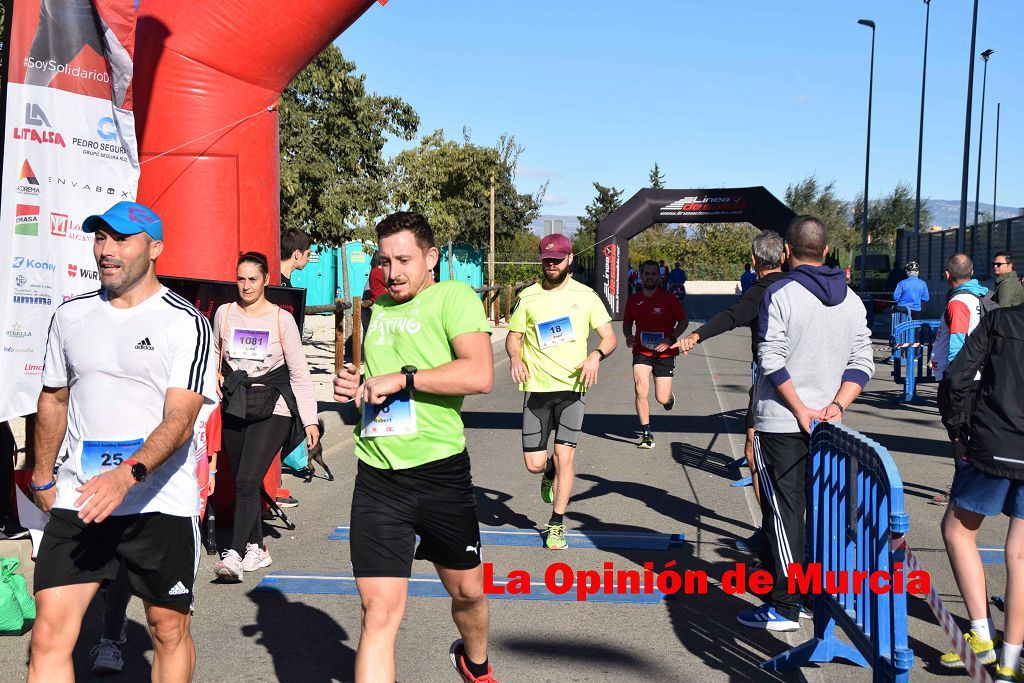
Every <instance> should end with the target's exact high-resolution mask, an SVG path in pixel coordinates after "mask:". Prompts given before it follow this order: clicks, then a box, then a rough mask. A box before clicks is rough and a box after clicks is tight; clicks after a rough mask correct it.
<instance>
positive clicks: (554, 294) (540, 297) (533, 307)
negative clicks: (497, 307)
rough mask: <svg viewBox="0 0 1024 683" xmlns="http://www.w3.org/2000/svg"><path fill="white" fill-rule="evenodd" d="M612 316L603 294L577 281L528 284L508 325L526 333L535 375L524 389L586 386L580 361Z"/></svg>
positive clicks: (527, 358) (525, 351)
mask: <svg viewBox="0 0 1024 683" xmlns="http://www.w3.org/2000/svg"><path fill="white" fill-rule="evenodd" d="M611 319H612V318H611V316H610V315H608V309H606V308H605V306H604V302H603V301H601V299H600V297H598V296H597V293H596V292H594V290H592V289H591V288H590V287H587V286H586V285H584V284H582V283H580V282H577V281H576V280H571V279H570V280H569V281H568V282H567V283H566V285H565V287H564V288H562V289H557V290H547V289H544V287H543V286H542V285H541V283H539V282H538V283H536V284H533V285H530V286H529V287H527V288H526V289H524V290H523V291H522V292H521V293H520V294H519V304H518V305H517V306H516V310H515V311H513V313H512V319H511V320H510V321H509V324H508V329H509V331H510V332H519V333H521V334H523V335H524V336H523V345H522V353H521V357H522V360H523V363H524V364H525V365H526V369H527V370H528V371H529V373H530V377H529V379H528V380H526V382H524V383H523V384H520V385H519V386H520V389H522V390H523V391H537V392H549V391H579V392H583V391H586V387H584V386H583V383H582V382H580V371H579V370H577V369H576V366H577V365H579V364H580V363H582V362H583V361H584V360H586V358H587V353H588V351H587V338H588V337H589V336H590V331H591V330H596V329H597V328H598V327H600V326H601V325H604V324H605V323H608V322H611Z"/></svg>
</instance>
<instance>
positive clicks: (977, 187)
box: [971, 50, 995, 258]
mask: <svg viewBox="0 0 1024 683" xmlns="http://www.w3.org/2000/svg"><path fill="white" fill-rule="evenodd" d="M994 52H995V50H985V51H984V52H982V53H981V58H982V59H983V60H985V66H984V68H983V69H982V70H981V74H982V75H981V118H980V119H979V120H978V175H977V179H976V180H975V181H974V228H973V229H972V230H971V258H973V257H974V242H975V237H976V235H977V234H978V200H979V199H980V198H981V149H982V146H981V143H982V141H983V140H984V139H985V86H986V85H987V84H988V58H989V57H991V56H992V54H993V53H994Z"/></svg>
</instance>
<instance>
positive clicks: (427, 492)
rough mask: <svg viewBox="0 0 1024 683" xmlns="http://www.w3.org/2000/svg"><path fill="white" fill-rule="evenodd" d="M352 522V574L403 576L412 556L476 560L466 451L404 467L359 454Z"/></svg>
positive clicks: (452, 562)
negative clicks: (377, 462)
mask: <svg viewBox="0 0 1024 683" xmlns="http://www.w3.org/2000/svg"><path fill="white" fill-rule="evenodd" d="M351 524H352V527H351V529H350V539H351V540H350V543H349V545H350V549H351V552H352V573H353V574H354V575H355V576H357V577H370V576H397V577H404V578H408V577H409V576H410V575H411V574H412V561H413V559H414V558H415V559H417V560H428V561H430V562H433V563H434V564H437V565H440V566H442V567H446V568H448V569H473V568H474V567H477V566H479V565H480V523H479V521H477V516H476V498H475V496H474V493H473V477H472V475H471V473H470V469H469V453H467V452H466V451H462V453H459V454H458V455H453V456H451V457H450V458H444V459H443V460H438V461H436V462H430V463H427V464H426V465H420V466H418V467H410V468H409V469H404V470H386V469H378V468H376V467H371V466H370V465H367V464H366V463H364V462H363V461H362V460H360V461H359V465H358V469H357V472H356V485H355V490H354V491H353V493H352V522H351ZM417 534H419V537H420V545H419V547H418V548H416V547H415V546H416V535H417ZM414 548H415V553H414V552H413V549H414Z"/></svg>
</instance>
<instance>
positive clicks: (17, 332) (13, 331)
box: [7, 323, 32, 339]
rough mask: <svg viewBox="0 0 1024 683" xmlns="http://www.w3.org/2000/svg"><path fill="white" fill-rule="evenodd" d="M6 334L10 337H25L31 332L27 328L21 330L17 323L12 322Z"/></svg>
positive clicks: (29, 335)
mask: <svg viewBox="0 0 1024 683" xmlns="http://www.w3.org/2000/svg"><path fill="white" fill-rule="evenodd" d="M7 336H8V337H10V338H11V339H25V338H26V337H31V336H32V333H31V332H28V331H27V330H22V329H21V325H20V324H19V323H14V324H13V325H11V327H10V328H9V329H8V330H7Z"/></svg>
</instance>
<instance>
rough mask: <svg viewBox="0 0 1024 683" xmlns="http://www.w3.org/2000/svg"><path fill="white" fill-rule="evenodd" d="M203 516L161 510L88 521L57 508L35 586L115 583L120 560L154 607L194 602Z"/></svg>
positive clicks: (134, 586)
mask: <svg viewBox="0 0 1024 683" xmlns="http://www.w3.org/2000/svg"><path fill="white" fill-rule="evenodd" d="M199 544H200V540H199V520H198V519H197V518H196V517H176V516H174V515H166V514H163V513H161V512H147V513H144V514H134V515H112V516H110V517H107V518H106V519H105V520H103V521H102V522H99V523H96V522H93V523H92V524H86V523H85V522H83V521H82V520H80V519H79V518H78V513H77V512H75V511H74V510H63V509H57V508H55V509H53V510H51V511H50V521H49V522H47V523H46V527H45V528H44V529H43V540H42V542H41V543H40V544H39V553H38V555H37V557H36V570H35V590H36V591H41V590H44V589H47V588H57V587H58V586H70V585H74V584H79V583H92V582H94V581H96V582H102V581H103V580H104V579H109V580H110V581H113V580H114V579H115V578H117V572H118V570H119V569H120V566H121V562H122V560H123V561H124V564H125V567H126V568H127V571H128V582H129V584H130V585H131V587H132V594H133V595H136V596H138V597H140V598H142V599H143V600H146V601H148V602H151V603H153V604H156V605H177V606H182V607H188V606H189V605H191V604H192V588H193V584H194V583H195V579H196V571H197V570H198V569H199Z"/></svg>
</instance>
